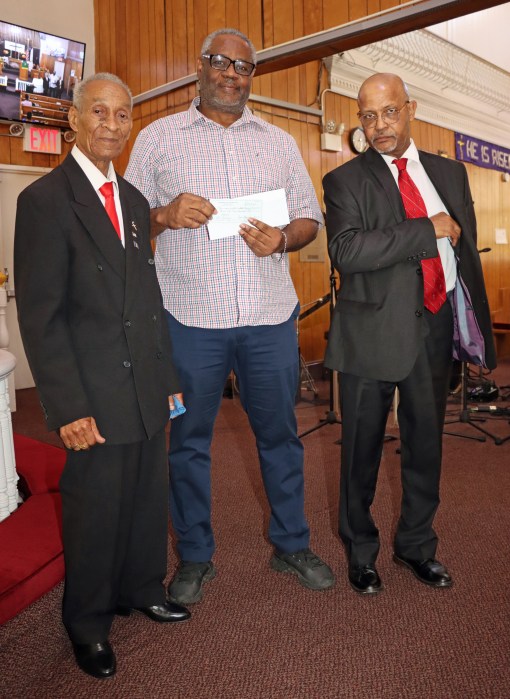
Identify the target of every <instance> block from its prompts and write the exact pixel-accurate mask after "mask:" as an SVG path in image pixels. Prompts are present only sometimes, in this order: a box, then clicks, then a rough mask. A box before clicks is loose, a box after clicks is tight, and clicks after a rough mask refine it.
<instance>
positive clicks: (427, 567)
mask: <svg viewBox="0 0 510 699" xmlns="http://www.w3.org/2000/svg"><path fill="white" fill-rule="evenodd" d="M393 560H394V561H395V563H398V564H399V565H402V566H406V567H407V568H409V569H410V570H412V571H413V573H414V575H415V576H416V577H417V578H418V580H419V581H420V582H422V583H425V585H431V586H432V587H451V586H452V585H453V580H452V579H451V577H450V574H449V573H448V571H447V570H446V568H445V567H444V565H443V564H442V563H439V561H435V560H434V559H433V558H427V559H426V560H424V561H416V560H414V559H412V558H404V557H403V556H397V554H396V553H394V554H393Z"/></svg>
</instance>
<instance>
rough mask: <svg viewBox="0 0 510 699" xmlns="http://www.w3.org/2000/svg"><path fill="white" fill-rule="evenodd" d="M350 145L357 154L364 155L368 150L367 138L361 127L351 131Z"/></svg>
mask: <svg viewBox="0 0 510 699" xmlns="http://www.w3.org/2000/svg"><path fill="white" fill-rule="evenodd" d="M349 145H350V147H351V149H352V150H353V151H354V152H355V153H364V152H365V151H366V149H367V148H368V141H367V137H366V136H365V132H364V131H363V129H362V128H361V127H360V126H356V128H355V129H351V130H350V132H349Z"/></svg>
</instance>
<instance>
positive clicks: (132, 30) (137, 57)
mask: <svg viewBox="0 0 510 699" xmlns="http://www.w3.org/2000/svg"><path fill="white" fill-rule="evenodd" d="M123 5H124V11H123V12H119V26H122V23H123V22H124V23H125V27H126V47H125V50H126V51H128V52H129V61H128V62H127V65H126V82H127V84H128V85H129V86H130V88H131V90H132V91H133V94H134V95H137V94H139V93H140V92H141V74H142V60H143V59H144V56H145V53H144V54H142V53H141V51H142V36H143V37H144V39H143V44H144V47H143V51H145V46H146V44H147V34H146V32H147V27H144V28H143V32H144V33H143V35H142V33H141V31H142V28H141V27H140V15H139V11H138V7H139V6H138V2H136V0H127V1H126V2H125V3H123ZM143 70H144V71H145V70H147V65H146V62H145V64H144V65H143ZM145 111H146V110H145V109H143V110H142V112H141V113H142V118H143V115H144V114H145Z"/></svg>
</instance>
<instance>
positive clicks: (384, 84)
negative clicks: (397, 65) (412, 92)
mask: <svg viewBox="0 0 510 699" xmlns="http://www.w3.org/2000/svg"><path fill="white" fill-rule="evenodd" d="M371 91H381V92H388V91H391V92H392V93H393V94H395V95H397V94H398V95H400V99H401V101H405V100H408V99H409V90H408V89H407V85H406V84H405V82H404V81H403V80H402V78H400V77H399V76H398V75H395V73H375V75H371V76H370V77H369V78H367V79H366V80H365V82H364V83H363V84H362V85H361V87H360V89H359V92H358V105H359V104H360V101H363V99H364V94H365V93H367V92H368V94H370V93H371Z"/></svg>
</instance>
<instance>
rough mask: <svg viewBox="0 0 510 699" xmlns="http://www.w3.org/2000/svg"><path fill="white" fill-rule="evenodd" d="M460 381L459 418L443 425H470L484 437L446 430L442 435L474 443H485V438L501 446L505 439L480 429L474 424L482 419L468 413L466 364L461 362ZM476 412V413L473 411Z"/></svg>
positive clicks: (482, 419) (483, 420) (482, 420)
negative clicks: (470, 440) (471, 440)
mask: <svg viewBox="0 0 510 699" xmlns="http://www.w3.org/2000/svg"><path fill="white" fill-rule="evenodd" d="M460 376H461V379H460V400H461V408H460V413H459V417H458V418H456V419H455V420H447V421H446V422H445V423H444V424H445V425H453V424H456V423H457V422H460V423H464V424H468V425H471V427H474V428H475V430H478V431H479V432H482V433H483V435H484V436H478V435H476V436H475V435H469V434H459V433H458V432H447V431H446V430H443V434H449V435H450V436H452V437H461V438H462V439H473V440H474V441H476V442H486V441H487V438H486V437H485V435H487V437H490V438H491V439H493V440H494V444H498V445H499V444H503V442H504V441H506V440H505V439H501V438H500V437H497V436H496V435H495V434H492V433H491V432H489V431H488V430H484V428H483V427H480V426H479V425H476V424H475V422H485V419H484V418H480V417H476V418H475V417H471V415H470V412H471V409H470V408H468V404H467V393H468V365H467V362H461V375H460ZM474 412H477V411H474Z"/></svg>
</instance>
